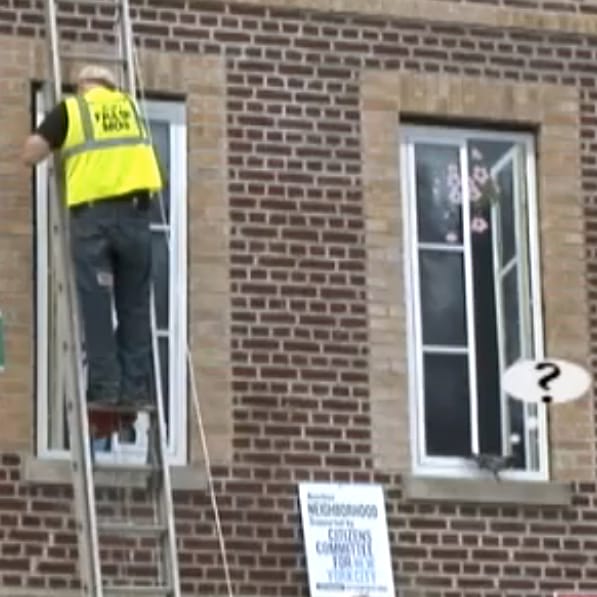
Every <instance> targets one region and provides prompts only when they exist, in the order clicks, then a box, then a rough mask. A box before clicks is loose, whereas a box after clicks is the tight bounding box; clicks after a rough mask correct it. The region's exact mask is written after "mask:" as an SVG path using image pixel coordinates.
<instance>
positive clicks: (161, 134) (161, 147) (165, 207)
mask: <svg viewBox="0 0 597 597" xmlns="http://www.w3.org/2000/svg"><path fill="white" fill-rule="evenodd" d="M149 128H150V130H151V136H152V140H153V145H154V147H155V149H156V151H157V154H158V158H159V160H160V166H161V167H162V172H163V175H164V176H165V180H164V189H163V191H162V195H161V203H160V202H157V201H156V203H154V205H153V206H152V211H151V221H152V222H154V223H158V224H163V223H169V222H170V125H169V123H167V122H159V121H155V120H151V121H150V122H149Z"/></svg>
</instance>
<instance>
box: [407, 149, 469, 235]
mask: <svg viewBox="0 0 597 597" xmlns="http://www.w3.org/2000/svg"><path fill="white" fill-rule="evenodd" d="M415 169H416V177H415V180H416V203H417V221H418V233H419V242H423V243H431V242H433V243H446V242H447V243H460V242H462V189H461V183H460V161H459V148H458V146H457V145H456V146H452V145H432V144H427V143H417V144H416V145H415Z"/></svg>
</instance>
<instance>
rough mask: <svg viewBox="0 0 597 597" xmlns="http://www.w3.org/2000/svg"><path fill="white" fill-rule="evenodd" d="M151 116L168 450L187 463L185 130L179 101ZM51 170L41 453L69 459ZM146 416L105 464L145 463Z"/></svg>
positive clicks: (39, 210) (152, 106)
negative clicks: (159, 178) (159, 175)
mask: <svg viewBox="0 0 597 597" xmlns="http://www.w3.org/2000/svg"><path fill="white" fill-rule="evenodd" d="M141 109H142V111H143V112H144V113H145V115H146V117H147V119H148V121H149V124H150V129H151V133H152V137H153V141H154V144H155V146H156V148H157V151H158V154H159V157H160V161H161V164H162V167H163V169H164V171H165V174H166V185H165V189H164V191H163V193H162V200H161V201H160V202H155V203H154V205H153V207H152V210H153V213H152V224H151V228H152V231H153V288H154V295H155V305H156V319H157V336H158V343H159V353H160V364H161V373H162V389H163V397H164V404H165V407H166V422H167V426H168V452H169V456H170V459H171V462H172V463H176V464H183V463H184V462H185V459H186V447H187V446H186V443H187V434H186V430H187V427H186V422H187V412H186V411H187V399H186V389H187V382H186V347H187V332H186V313H187V304H186V296H187V293H186V281H187V249H186V232H187V231H186V207H187V206H186V180H187V172H186V160H187V149H186V124H185V119H186V116H185V107H184V105H183V104H182V103H180V102H170V101H151V100H148V101H146V102H144V103H143V104H142V106H141ZM43 113H44V112H43V105H42V95H41V93H39V94H37V96H36V118H37V121H38V122H40V121H41V119H42V118H43ZM48 182H49V179H48V167H47V164H45V163H44V164H40V165H39V166H38V167H37V171H36V221H37V263H36V268H37V339H38V342H37V453H38V455H39V456H40V457H51V458H65V457H67V456H68V451H67V450H68V432H67V431H68V430H67V424H66V414H65V407H64V406H65V403H64V389H63V384H62V380H61V379H60V376H59V375H58V374H57V371H59V370H60V367H58V366H57V363H56V361H55V359H56V358H57V357H56V355H57V354H58V351H56V350H55V338H56V335H55V334H54V332H53V329H54V325H55V319H56V317H55V310H56V305H55V299H54V296H55V293H54V290H53V284H54V280H53V276H52V263H51V246H50V242H51V237H50V235H49V229H48V222H49V214H48ZM147 423H148V421H147V417H146V415H141V416H140V417H138V419H137V422H136V426H135V427H136V429H135V433H134V437H133V438H129V440H128V441H125V440H124V439H123V438H118V437H117V436H116V435H115V436H113V437H112V438H111V440H110V441H109V442H107V444H106V445H103V446H98V448H100V449H101V450H102V452H101V453H100V455H99V458H101V459H104V460H114V459H120V460H123V459H125V460H126V459H138V458H143V457H144V453H145V452H144V450H145V440H146V434H145V433H144V430H145V429H146V427H147Z"/></svg>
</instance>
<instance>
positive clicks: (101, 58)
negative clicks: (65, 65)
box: [60, 52, 124, 64]
mask: <svg viewBox="0 0 597 597" xmlns="http://www.w3.org/2000/svg"><path fill="white" fill-rule="evenodd" d="M60 58H61V59H62V60H77V61H81V62H110V63H114V64H119V63H121V64H124V59H123V58H122V56H115V55H114V54H95V53H92V52H85V53H82V52H60Z"/></svg>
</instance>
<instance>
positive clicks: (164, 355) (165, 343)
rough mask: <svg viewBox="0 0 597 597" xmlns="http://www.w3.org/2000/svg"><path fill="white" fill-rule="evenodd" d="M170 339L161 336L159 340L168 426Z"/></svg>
mask: <svg viewBox="0 0 597 597" xmlns="http://www.w3.org/2000/svg"><path fill="white" fill-rule="evenodd" d="M169 351H170V340H169V338H160V339H159V340H158V352H159V355H160V369H161V371H160V374H161V376H162V400H163V404H164V414H165V417H166V427H167V428H169V427H170V423H169V422H170V400H169V397H170V392H169V387H170V384H169V380H170V363H169V358H168V355H169Z"/></svg>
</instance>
